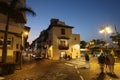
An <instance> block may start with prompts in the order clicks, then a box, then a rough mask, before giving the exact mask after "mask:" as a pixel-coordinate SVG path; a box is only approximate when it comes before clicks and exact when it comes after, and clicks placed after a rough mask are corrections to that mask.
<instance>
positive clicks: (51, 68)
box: [5, 60, 80, 80]
mask: <svg viewBox="0 0 120 80" xmlns="http://www.w3.org/2000/svg"><path fill="white" fill-rule="evenodd" d="M25 79H26V80H27V79H29V80H80V78H79V75H78V74H77V72H76V70H75V69H74V67H72V66H67V65H65V64H64V62H59V61H49V60H44V61H39V62H36V63H32V64H29V65H26V66H24V67H23V68H22V70H17V71H15V73H14V74H12V75H8V76H5V80H25Z"/></svg>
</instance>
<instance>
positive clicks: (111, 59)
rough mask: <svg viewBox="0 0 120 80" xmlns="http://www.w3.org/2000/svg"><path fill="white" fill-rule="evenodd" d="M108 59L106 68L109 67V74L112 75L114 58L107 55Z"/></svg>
mask: <svg viewBox="0 0 120 80" xmlns="http://www.w3.org/2000/svg"><path fill="white" fill-rule="evenodd" d="M108 59H109V61H110V63H109V64H108V67H109V72H110V73H111V74H114V64H115V58H114V56H113V55H112V54H109V55H108Z"/></svg>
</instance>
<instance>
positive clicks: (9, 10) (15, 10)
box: [0, 0, 36, 63]
mask: <svg viewBox="0 0 120 80" xmlns="http://www.w3.org/2000/svg"><path fill="white" fill-rule="evenodd" d="M18 3H20V0H11V1H10V3H8V2H6V1H5V0H1V1H0V6H1V7H0V13H2V14H4V15H6V17H7V18H6V19H7V20H6V26H5V33H4V43H3V48H2V62H3V63H6V57H7V36H8V30H9V21H10V19H13V20H14V21H15V22H16V21H17V17H15V15H19V14H20V13H22V12H29V13H31V14H32V15H33V16H35V15H36V14H35V12H34V11H33V10H31V9H30V8H27V7H25V6H18ZM17 22H18V23H19V21H17ZM23 23H25V22H23Z"/></svg>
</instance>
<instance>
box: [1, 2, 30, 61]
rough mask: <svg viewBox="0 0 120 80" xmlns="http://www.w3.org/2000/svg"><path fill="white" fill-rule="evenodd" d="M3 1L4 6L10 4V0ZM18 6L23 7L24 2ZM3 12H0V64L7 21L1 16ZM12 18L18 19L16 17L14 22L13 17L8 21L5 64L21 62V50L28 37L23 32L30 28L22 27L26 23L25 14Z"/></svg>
mask: <svg viewBox="0 0 120 80" xmlns="http://www.w3.org/2000/svg"><path fill="white" fill-rule="evenodd" d="M0 1H3V0H0ZM4 1H5V2H7V3H6V4H9V3H10V0H4ZM20 4H21V5H20V6H25V0H22V1H21V3H20ZM18 6H19V5H18ZM3 12H4V11H3ZM3 12H2V11H0V62H1V61H2V47H3V42H4V33H5V26H6V20H7V18H6V15H5V14H3ZM14 16H19V17H17V19H16V20H14V17H13V18H10V21H9V29H8V38H7V62H15V63H19V62H20V61H21V55H22V54H21V53H22V49H23V48H24V47H25V46H24V45H25V41H26V39H27V37H28V36H26V35H25V32H26V31H27V32H29V30H30V28H29V27H27V26H25V25H24V24H25V23H26V17H25V13H19V14H16V15H14Z"/></svg>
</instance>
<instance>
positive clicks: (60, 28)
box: [37, 19, 80, 60]
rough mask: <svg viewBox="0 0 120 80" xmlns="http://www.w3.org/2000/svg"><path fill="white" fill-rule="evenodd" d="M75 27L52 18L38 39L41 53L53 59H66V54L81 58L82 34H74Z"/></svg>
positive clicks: (73, 57)
mask: <svg viewBox="0 0 120 80" xmlns="http://www.w3.org/2000/svg"><path fill="white" fill-rule="evenodd" d="M73 28H74V27H72V26H68V25H66V24H65V23H64V22H62V21H59V19H51V23H50V25H49V27H48V28H47V29H46V30H44V31H42V32H41V34H40V36H39V38H38V41H37V44H38V45H39V47H38V49H39V50H40V54H43V55H45V57H47V58H49V59H52V60H59V59H64V58H65V56H66V55H67V56H70V57H71V58H72V59H75V58H80V35H79V34H73V33H72V29H73Z"/></svg>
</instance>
